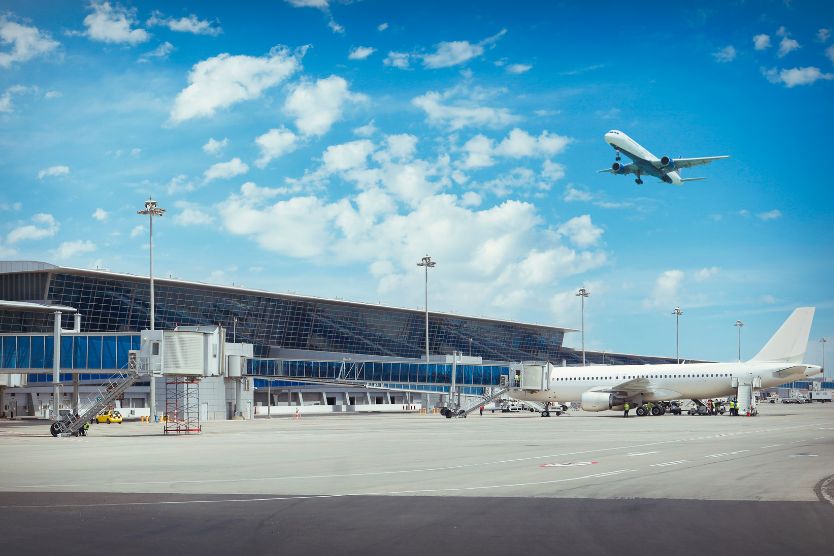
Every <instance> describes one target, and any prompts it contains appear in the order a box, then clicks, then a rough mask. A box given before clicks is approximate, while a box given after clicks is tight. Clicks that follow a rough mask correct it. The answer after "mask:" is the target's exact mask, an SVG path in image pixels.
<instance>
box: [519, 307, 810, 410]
mask: <svg viewBox="0 0 834 556" xmlns="http://www.w3.org/2000/svg"><path fill="white" fill-rule="evenodd" d="M813 318H814V307H799V308H797V309H794V311H793V312H792V313H791V315H790V316H789V317H788V319H787V320H786V321H785V322H784V323H783V324H782V326H781V327H780V328H779V330H777V331H776V333H775V334H774V335H773V337H771V338H770V340H769V341H768V342H767V344H765V346H764V347H763V348H762V349H761V351H759V353H757V354H756V356H755V357H753V358H752V359H750V360H749V361H744V362H742V361H738V362H735V363H682V364H674V363H671V364H659V365H590V366H585V367H556V366H553V365H551V364H549V363H547V364H545V365H543V368H544V373H542V374H540V375H539V376H538V377H535V378H532V377H531V379H530V380H529V381H528V380H527V378H528V377H527V376H526V375H524V376H522V382H521V385H520V387H519V388H517V389H514V390H513V391H512V392H511V393H510V396H512V397H513V398H514V399H518V400H522V401H534V402H539V403H543V404H545V411H544V412H542V415H543V416H549V411H548V409H549V407H550V405H561V402H565V401H568V400H581V401H582V409H583V410H585V411H606V410H609V409H612V410H617V411H622V410H623V405H624V404H625V403H626V402H628V404H629V405H630V406H631V407H632V408H637V409H638V415H641V413H639V411H640V410H641V409H642V411H643V412H644V413H645V411H646V410H645V407H644V406H643V404H644V403H646V402H662V401H671V400H683V399H692V400H701V399H705V398H720V397H725V396H731V395H735V394H736V393H737V392H738V391H739V385H740V384H747V385H749V386H750V387H751V388H770V387H774V386H779V385H781V384H785V383H788V382H793V381H795V380H805V379H809V378H811V377H814V376H816V375H819V374H820V373H822V368H821V367H819V366H817V365H809V364H806V363H802V359H803V358H804V357H805V350H806V348H807V346H808V336H809V334H810V332H811V323H812V321H813ZM531 369H532V366H531ZM526 371H527V369H526V366H525V369H524V371H522V372H525V373H526ZM531 372H532V371H531ZM547 374H549V377H548V376H546V375H547ZM540 377H541V378H543V379H544V380H541V379H540ZM528 382H529V383H528ZM751 392H752V390H751ZM546 413H547V414H546ZM644 413H642V414H644ZM661 413H663V406H662V405H660V404H658V405H655V406H654V407H653V408H652V414H653V415H658V414H661ZM557 414H558V413H557Z"/></svg>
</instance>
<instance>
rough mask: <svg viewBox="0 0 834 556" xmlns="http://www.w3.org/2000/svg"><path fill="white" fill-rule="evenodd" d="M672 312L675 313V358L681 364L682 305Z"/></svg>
mask: <svg viewBox="0 0 834 556" xmlns="http://www.w3.org/2000/svg"><path fill="white" fill-rule="evenodd" d="M672 314H673V315H675V359H676V360H677V361H678V364H679V365H680V362H681V356H680V349H679V347H680V341H679V340H680V319H681V315H682V314H683V311H681V308H680V307H675V310H674V311H672Z"/></svg>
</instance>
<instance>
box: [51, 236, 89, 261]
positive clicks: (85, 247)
mask: <svg viewBox="0 0 834 556" xmlns="http://www.w3.org/2000/svg"><path fill="white" fill-rule="evenodd" d="M96 249H97V247H96V244H95V243H93V242H92V241H89V240H81V239H79V240H75V241H65V242H63V243H61V245H59V246H58V248H57V249H54V250H53V251H52V254H53V255H54V256H55V257H56V258H58V259H61V260H66V259H71V258H73V257H77V256H78V255H82V254H84V253H92V252H93V251H95V250H96Z"/></svg>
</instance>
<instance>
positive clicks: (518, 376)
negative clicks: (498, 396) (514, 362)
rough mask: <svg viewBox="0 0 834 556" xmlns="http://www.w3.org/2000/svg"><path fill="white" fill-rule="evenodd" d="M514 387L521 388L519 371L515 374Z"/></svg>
mask: <svg viewBox="0 0 834 556" xmlns="http://www.w3.org/2000/svg"><path fill="white" fill-rule="evenodd" d="M515 385H516V386H521V371H516V372H515Z"/></svg>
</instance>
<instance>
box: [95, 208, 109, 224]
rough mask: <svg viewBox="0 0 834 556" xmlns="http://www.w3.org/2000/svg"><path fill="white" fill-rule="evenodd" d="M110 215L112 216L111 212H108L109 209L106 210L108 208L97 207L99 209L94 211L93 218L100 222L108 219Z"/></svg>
mask: <svg viewBox="0 0 834 556" xmlns="http://www.w3.org/2000/svg"><path fill="white" fill-rule="evenodd" d="M109 217H110V215H109V214H108V213H107V211H106V210H104V209H103V208H97V209H96V210H95V212H93V218H95V219H96V220H98V221H99V222H104V221H106V220H107V219H108V218H109Z"/></svg>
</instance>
